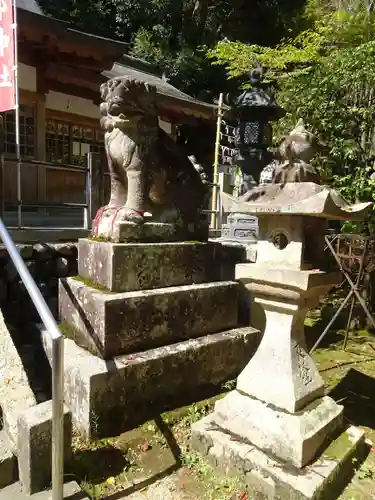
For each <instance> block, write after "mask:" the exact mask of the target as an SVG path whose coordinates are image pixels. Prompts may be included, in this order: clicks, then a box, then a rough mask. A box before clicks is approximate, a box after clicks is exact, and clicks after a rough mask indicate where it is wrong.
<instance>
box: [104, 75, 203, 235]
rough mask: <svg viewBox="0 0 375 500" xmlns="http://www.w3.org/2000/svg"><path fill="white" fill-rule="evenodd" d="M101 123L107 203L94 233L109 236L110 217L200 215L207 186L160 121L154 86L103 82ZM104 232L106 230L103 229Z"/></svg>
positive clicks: (186, 220)
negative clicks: (108, 178)
mask: <svg viewBox="0 0 375 500" xmlns="http://www.w3.org/2000/svg"><path fill="white" fill-rule="evenodd" d="M100 90H101V97H102V104H101V106H100V111H101V115H102V118H101V125H102V127H103V128H104V130H105V148H106V153H107V158H108V166H109V170H110V174H111V195H110V201H109V204H108V205H107V206H106V207H105V209H104V211H103V212H102V214H101V218H100V221H99V224H98V230H97V234H99V235H102V236H107V237H111V234H110V233H111V228H113V218H114V217H115V218H116V222H117V221H131V222H135V223H137V224H142V223H143V222H144V220H145V218H144V217H145V216H144V214H145V213H146V212H149V213H151V214H152V217H151V221H160V222H172V221H176V220H178V221H180V222H182V224H183V225H194V224H196V223H197V222H198V221H199V218H200V212H201V210H202V208H203V204H204V199H205V195H206V189H207V188H206V186H205V185H204V184H203V183H202V181H201V178H200V176H199V173H198V172H197V171H196V169H195V168H194V166H193V165H192V163H191V162H190V161H189V159H188V158H187V157H185V156H184V155H183V153H182V152H181V150H180V149H179V147H178V146H177V145H176V144H175V142H174V141H173V139H172V138H171V137H170V136H169V135H168V134H166V133H165V132H164V131H163V130H162V129H161V128H160V127H159V122H158V112H157V107H156V99H157V94H156V88H155V87H154V86H153V85H150V84H147V83H145V82H140V81H138V80H135V79H132V78H129V77H117V78H112V79H111V80H108V82H106V83H104V84H103V85H102V86H101V89H100ZM105 233H106V234H105Z"/></svg>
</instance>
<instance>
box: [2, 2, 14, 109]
mask: <svg viewBox="0 0 375 500" xmlns="http://www.w3.org/2000/svg"><path fill="white" fill-rule="evenodd" d="M15 33H16V30H15V28H14V19H13V5H12V0H0V113H1V112H3V111H9V110H10V109H15V107H16V88H15V85H16V82H15V71H14V68H15V64H16V61H15V57H14V44H15Z"/></svg>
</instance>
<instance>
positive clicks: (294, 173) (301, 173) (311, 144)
mask: <svg viewBox="0 0 375 500" xmlns="http://www.w3.org/2000/svg"><path fill="white" fill-rule="evenodd" d="M318 148H319V145H318V142H317V139H316V137H315V136H314V135H313V134H312V133H311V132H309V131H308V130H306V128H305V125H304V123H303V120H302V119H300V120H299V121H298V123H297V125H296V127H295V128H294V129H293V130H292V131H291V132H290V133H289V134H288V135H287V136H286V137H284V139H283V140H282V141H281V144H280V147H279V155H278V156H279V158H278V159H277V160H275V161H274V162H273V163H272V164H271V165H269V166H267V167H266V168H265V169H264V171H263V172H262V174H261V179H262V178H264V179H265V182H272V183H274V184H285V183H287V182H315V183H316V184H320V177H319V175H318V173H317V172H316V170H315V168H314V167H313V166H312V165H311V164H310V162H311V160H312V159H313V158H314V156H315V154H316V152H317V150H318ZM271 171H272V172H271Z"/></svg>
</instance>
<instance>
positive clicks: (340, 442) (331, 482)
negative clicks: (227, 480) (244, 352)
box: [192, 415, 365, 500]
mask: <svg viewBox="0 0 375 500" xmlns="http://www.w3.org/2000/svg"><path fill="white" fill-rule="evenodd" d="M192 446H193V448H194V449H195V450H197V451H198V452H199V453H200V454H201V455H203V456H204V457H205V458H206V459H207V460H208V461H209V462H210V463H211V465H212V466H213V467H215V468H216V469H217V470H219V472H221V473H223V474H224V475H225V476H228V475H233V474H235V475H238V476H239V477H240V479H241V481H243V483H244V484H245V486H246V487H247V488H248V489H249V495H251V498H254V499H262V500H281V499H292V500H322V499H323V498H324V500H334V499H336V498H338V495H339V494H340V493H341V489H342V487H343V486H345V485H346V484H347V483H348V481H350V478H351V474H352V472H353V467H354V465H353V463H357V464H358V460H357V459H358V458H359V457H363V455H364V449H365V435H364V432H363V431H362V430H360V429H358V428H357V427H349V428H348V429H347V430H346V431H345V432H343V433H342V434H341V435H340V436H339V437H338V438H337V439H335V440H334V441H332V443H331V445H330V446H328V448H326V449H325V450H324V451H323V453H322V454H321V455H320V457H319V458H318V459H317V460H315V461H314V462H312V463H310V464H309V465H308V466H306V467H304V468H303V469H298V468H295V467H292V466H290V465H286V464H285V463H283V462H280V460H278V459H276V458H275V457H273V456H272V455H270V454H268V453H265V452H264V451H262V450H259V449H258V448H256V447H255V446H253V445H252V444H250V443H246V442H244V441H242V440H239V439H238V438H237V437H236V438H234V437H233V436H231V435H230V434H228V433H226V432H223V431H222V430H220V429H217V426H216V425H215V416H214V415H208V416H207V417H205V418H204V419H202V420H200V421H199V422H197V423H195V424H194V425H193V426H192Z"/></svg>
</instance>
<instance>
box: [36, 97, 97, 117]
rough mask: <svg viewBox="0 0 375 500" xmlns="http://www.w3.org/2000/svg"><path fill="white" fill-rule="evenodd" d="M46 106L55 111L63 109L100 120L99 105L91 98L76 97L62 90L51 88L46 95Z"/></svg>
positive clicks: (66, 111)
mask: <svg viewBox="0 0 375 500" xmlns="http://www.w3.org/2000/svg"><path fill="white" fill-rule="evenodd" d="M46 108H47V109H53V110H55V111H63V112H64V113H71V114H73V115H80V116H85V117H87V118H96V119H98V120H99V118H100V112H99V106H97V105H96V104H94V103H93V102H92V101H90V100H89V99H83V98H82V97H76V96H73V95H69V94H63V93H61V92H55V91H53V90H50V91H49V92H48V94H47V95H46Z"/></svg>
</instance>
